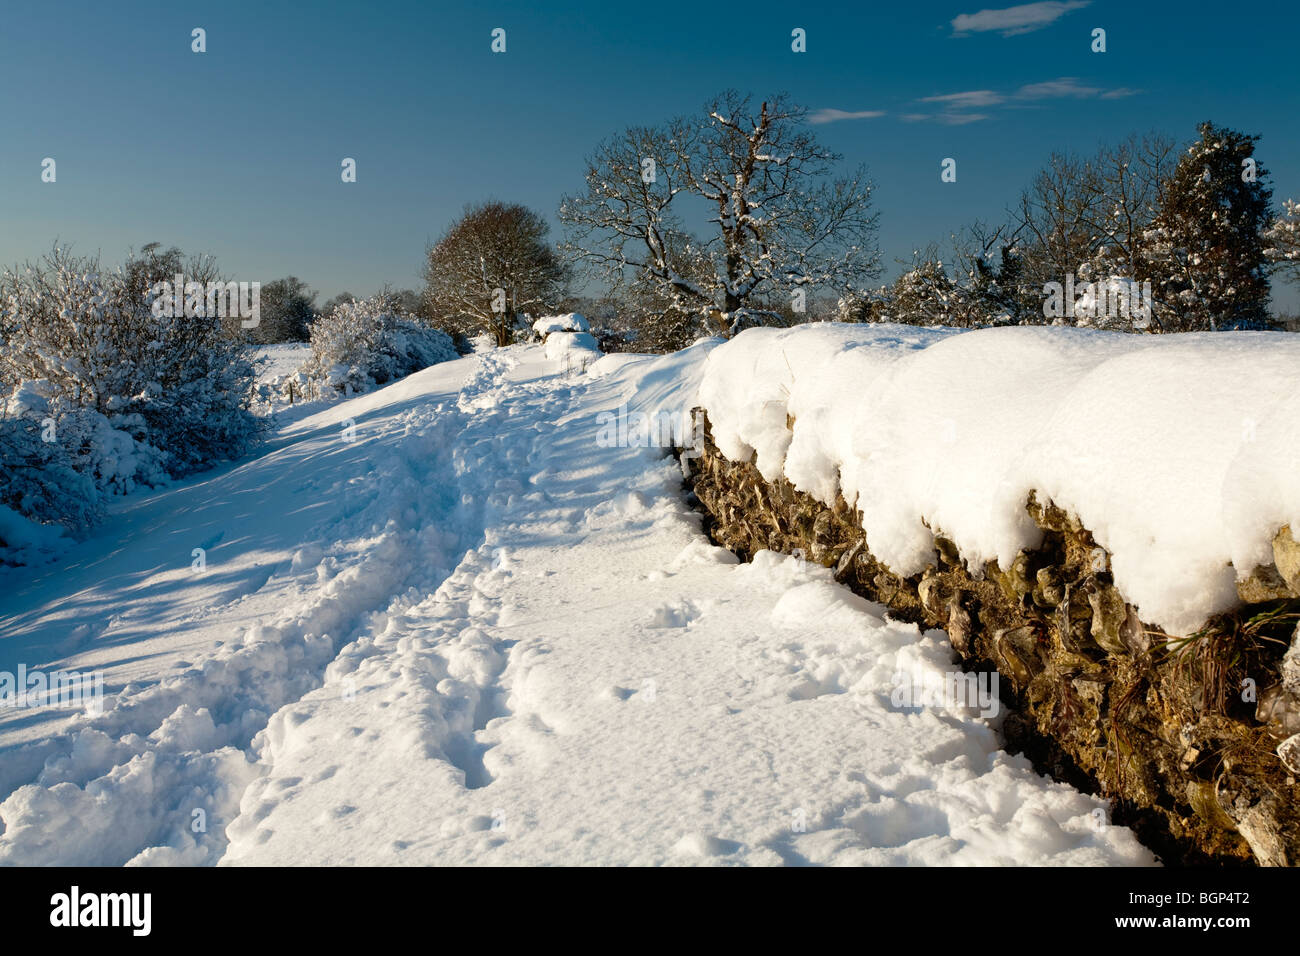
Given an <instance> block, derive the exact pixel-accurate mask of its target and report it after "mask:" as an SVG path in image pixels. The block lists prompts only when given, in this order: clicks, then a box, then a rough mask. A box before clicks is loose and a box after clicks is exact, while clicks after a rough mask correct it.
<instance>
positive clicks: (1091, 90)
mask: <svg viewBox="0 0 1300 956" xmlns="http://www.w3.org/2000/svg"><path fill="white" fill-rule="evenodd" d="M1139 92H1141V91H1140V90H1135V89H1132V88H1131V87H1127V86H1119V87H1116V88H1115V89H1111V90H1108V89H1105V88H1103V87H1100V86H1087V85H1085V84H1083V83H1080V82H1079V80H1078V78H1077V77H1073V76H1062V77H1058V78H1057V79H1055V80H1045V81H1044V82H1042V83H1026V84H1025V85H1024V86H1021V87H1019V88H1018V89H1016V90H1014V91H1011V92H1005V93H1004V92H1000V91H998V90H963V91H962V92H960V93H943V94H940V95H937V96H926V97H922V98H921V99H919V100H917V101H916V102H918V103H934V104H937V105H938V106H940V108H941V109H940V111H939V112H937V113H906V114H904V115H903V117H902V119H903V120H905V121H906V122H909V123H920V122H933V123H943V124H945V125H947V126H964V125H965V124H967V123H978V122H979V121H980V120H986V119H988V118H989V114H987V113H971V112H967V111H968V110H975V109H986V108H988V107H998V106H1000V107H1003V108H1004V109H1022V110H1023V109H1034V108H1035V107H1034V106H1031V105H1029V104H1031V103H1032V104H1037V103H1042V102H1044V101H1046V100H1093V99H1100V100H1118V99H1121V98H1123V97H1125V96H1135V95H1136V94H1137V93H1139Z"/></svg>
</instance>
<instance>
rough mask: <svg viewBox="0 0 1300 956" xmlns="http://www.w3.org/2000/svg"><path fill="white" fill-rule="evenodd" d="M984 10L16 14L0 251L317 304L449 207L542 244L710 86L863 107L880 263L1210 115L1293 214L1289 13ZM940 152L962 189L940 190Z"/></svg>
mask: <svg viewBox="0 0 1300 956" xmlns="http://www.w3.org/2000/svg"><path fill="white" fill-rule="evenodd" d="M989 2H991V3H993V4H994V5H995V7H996V6H998V2H997V0H974V2H969V3H967V2H953V3H930V2H923V0H917V2H907V3H890V4H877V3H864V2H857V3H845V4H837V5H818V4H805V3H800V4H791V3H767V2H759V3H749V4H744V5H740V4H734V5H732V4H718V3H700V2H694V3H675V2H658V3H654V4H627V3H611V2H608V0H602V2H593V3H576V2H575V3H547V4H545V6H544V7H542V8H539V5H538V4H537V3H535V2H519V3H515V2H504V3H503V2H497V3H487V4H470V3H446V2H428V0H424V2H400V3H399V2H392V3H382V2H377V3H360V2H358V3H335V2H320V3H313V4H303V5H301V6H298V5H289V4H280V3H275V2H250V3H244V2H222V3H187V2H175V0H172V2H138V3H137V2H129V0H127V2H121V3H112V4H108V3H102V2H96V3H62V4H48V3H27V2H20V3H11V4H8V5H7V9H6V17H5V25H4V32H3V34H0V89H3V90H4V97H3V102H4V116H5V135H4V137H3V138H0V222H3V229H2V230H0V263H5V264H11V263H14V262H18V261H22V260H24V259H27V258H30V257H34V256H36V255H38V254H40V253H41V252H42V251H44V250H46V249H48V248H49V246H50V245H51V244H52V243H53V242H54V240H56V239H58V240H60V241H62V242H65V243H72V244H73V246H74V248H75V249H77V250H78V251H81V252H95V251H99V252H102V253H103V255H104V256H105V257H106V258H107V259H109V260H110V261H114V262H116V261H118V260H120V258H121V256H122V255H123V253H124V252H125V251H126V249H127V248H128V247H129V246H136V247H138V246H140V245H142V244H143V243H145V242H148V241H151V240H157V241H160V242H163V243H164V244H168V245H171V244H176V245H179V246H181V247H182V248H184V249H186V250H187V251H200V250H201V251H207V252H211V253H213V254H215V255H216V256H217V258H218V260H219V262H220V264H221V266H222V267H223V269H224V271H226V272H227V273H229V274H230V275H231V276H233V277H235V278H240V279H250V280H252V279H256V280H260V281H269V280H270V279H273V278H276V277H278V276H282V275H287V274H295V275H298V276H299V277H301V278H302V279H304V280H306V281H307V282H308V283H309V284H310V285H311V286H312V287H313V288H315V289H317V290H319V292H320V293H321V296H322V298H325V297H328V296H331V295H333V294H335V293H337V292H339V291H341V290H343V289H348V290H350V291H352V292H354V293H357V294H366V293H369V292H372V291H374V290H375V289H377V288H378V287H379V286H381V285H382V284H383V283H385V282H390V283H393V284H394V285H396V286H407V287H412V288H414V287H418V285H419V281H420V280H419V273H420V267H421V259H422V254H423V251H424V248H425V245H426V243H427V242H428V241H429V240H430V239H433V238H435V237H436V236H437V235H438V234H439V233H440V232H441V231H442V230H443V229H444V228H445V227H446V226H447V224H448V223H449V222H450V221H451V220H452V219H453V218H454V217H455V216H456V215H457V213H458V212H459V211H460V210H461V209H462V207H463V206H464V205H465V203H467V202H470V201H476V200H481V199H485V198H489V197H494V198H499V199H505V200H511V201H518V202H523V203H525V204H527V205H529V206H532V207H533V208H535V209H537V210H538V211H540V212H542V213H544V214H545V215H547V216H548V217H549V218H550V219H551V220H552V222H553V223H554V224H555V225H556V226H557V229H558V222H556V220H555V209H556V207H557V205H558V201H559V199H560V196H561V195H562V194H564V193H566V192H574V191H577V190H579V189H580V187H581V184H582V170H583V159H584V157H585V156H586V155H587V154H588V153H589V152H590V151H591V149H592V148H593V147H594V146H595V144H596V143H597V142H598V141H599V140H600V139H602V138H603V137H604V136H607V135H609V134H610V133H613V132H615V131H616V130H618V129H619V128H621V127H623V126H626V125H631V124H643V123H651V122H655V121H658V120H660V119H664V118H666V117H668V116H670V115H673V114H677V113H684V112H691V111H695V110H697V109H698V108H699V106H700V105H701V104H702V103H703V102H704V100H705V99H706V98H708V97H709V96H711V95H712V94H714V93H716V92H718V91H720V90H722V89H724V88H726V87H729V86H731V87H736V88H737V89H740V90H742V91H747V92H752V93H754V94H755V95H756V96H759V97H761V96H762V95H763V94H765V93H768V92H776V91H780V90H784V91H788V92H789V93H791V94H792V95H793V96H794V97H795V99H797V100H798V101H800V102H802V103H804V104H805V105H807V106H808V107H809V108H811V109H813V110H839V111H843V112H846V113H868V114H874V113H880V114H883V115H873V116H863V117H859V118H854V119H839V120H837V121H834V122H826V123H822V124H820V125H818V126H817V131H818V134H819V136H821V137H822V139H823V141H824V142H825V143H826V144H827V145H829V146H831V147H832V148H833V149H835V150H836V151H838V152H840V153H842V154H844V157H845V160H844V161H845V165H846V166H848V165H853V164H856V163H858V162H865V163H866V164H867V166H868V169H869V172H870V175H871V178H872V179H873V180H874V182H875V183H876V186H877V192H876V208H877V209H878V211H879V212H880V227H881V231H880V244H881V248H882V251H883V253H884V257H885V260H886V262H887V263H888V264H889V271H890V273H891V274H892V273H894V272H896V267H895V266H894V264H893V260H894V258H896V257H903V258H906V257H909V256H910V254H911V250H912V249H913V248H917V247H919V246H923V245H924V244H925V243H926V242H928V241H930V240H945V239H946V238H947V236H948V234H949V233H950V232H951V231H953V230H954V229H956V228H958V227H959V226H961V225H962V224H964V223H967V222H969V221H971V220H973V219H976V218H983V219H992V220H997V219H999V218H1001V215H1002V212H1003V210H1004V209H1005V208H1006V207H1007V206H1008V205H1009V204H1010V203H1011V202H1012V201H1013V199H1014V198H1015V196H1016V195H1017V193H1018V192H1019V190H1020V188H1021V187H1022V186H1023V185H1024V184H1025V182H1026V181H1027V180H1028V179H1029V177H1030V176H1031V175H1032V174H1033V172H1034V171H1035V170H1036V169H1037V168H1038V167H1039V166H1040V165H1041V164H1042V162H1043V160H1044V159H1045V158H1046V157H1047V155H1048V154H1049V153H1050V152H1051V151H1052V150H1054V149H1062V148H1073V149H1078V150H1082V151H1091V150H1093V149H1095V147H1096V146H1097V145H1098V144H1099V143H1101V142H1103V141H1110V140H1114V139H1118V138H1121V137H1123V136H1125V135H1127V134H1128V133H1130V132H1138V131H1143V130H1147V129H1153V128H1154V129H1159V130H1162V131H1165V132H1167V133H1170V134H1173V135H1175V136H1177V137H1178V138H1179V139H1188V138H1190V137H1191V136H1193V135H1194V133H1195V126H1196V124H1197V123H1198V122H1200V121H1202V120H1205V119H1209V120H1212V121H1214V122H1216V123H1219V124H1222V125H1227V126H1231V127H1234V128H1237V129H1242V130H1245V131H1248V132H1254V133H1259V134H1261V135H1262V137H1263V138H1262V140H1261V142H1260V147H1259V153H1258V156H1259V159H1260V161H1261V162H1262V164H1263V165H1264V166H1265V167H1266V168H1267V169H1268V170H1269V171H1270V172H1271V174H1272V183H1273V185H1274V188H1275V198H1276V199H1278V200H1280V199H1281V198H1283V197H1287V196H1295V197H1298V198H1300V109H1297V106H1298V105H1300V104H1298V102H1297V100H1298V97H1297V95H1296V92H1295V90H1296V76H1297V68H1296V61H1295V53H1294V49H1293V48H1294V45H1295V37H1296V36H1297V34H1298V33H1300V12H1297V7H1296V5H1294V4H1292V3H1282V2H1264V3H1255V4H1251V5H1249V6H1247V5H1245V4H1240V5H1234V4H1223V3H1218V2H1216V3H1208V2H1204V3H1195V2H1182V3H1165V2H1152V3H1132V2H1116V0H1093V2H1091V3H1082V2H1079V0H1060V2H1056V3H1049V4H1036V5H1035V6H1034V8H1033V9H1032V10H1030V11H1029V13H1028V16H1022V17H1021V18H1020V21H1021V22H1019V23H1017V21H1014V20H1011V19H1008V17H1009V16H1013V15H1007V14H1001V15H995V14H987V13H986V14H981V13H980V11H981V10H984V9H985V3H989ZM1024 21H1028V22H1024ZM954 22H956V24H957V26H958V27H961V28H963V29H960V30H959V29H957V28H955V27H954ZM194 27H203V28H204V29H205V30H206V31H207V47H208V50H207V52H206V53H204V54H195V53H192V52H191V50H190V31H191V29H193V28H194ZM494 27H502V28H504V29H505V30H506V31H507V33H506V37H507V50H506V53H504V54H493V53H492V52H491V51H490V49H489V45H490V39H491V38H490V32H491V30H492V29H493V28H494ZM795 27H800V28H803V29H804V30H806V31H807V52H806V53H802V54H796V53H793V52H792V51H791V49H790V34H791V30H792V29H794V28H795ZM1095 27H1102V28H1104V29H1105V30H1106V31H1107V52H1105V53H1104V54H1097V53H1093V52H1091V50H1090V43H1091V32H1092V30H1093V28H1095ZM955 94H965V95H962V96H955ZM47 156H48V157H53V158H54V159H55V160H56V161H57V164H58V166H57V171H58V181H57V182H56V183H54V184H46V183H42V182H41V180H40V163H41V160H42V159H43V158H44V157H47ZM343 157H353V158H355V159H356V160H357V170H358V175H357V180H358V181H357V182H356V183H355V184H343V183H342V182H341V181H340V176H339V172H340V161H341V160H342V158H343ZM945 157H953V158H955V159H956V160H957V163H958V177H957V182H956V183H942V182H941V181H940V178H939V171H940V162H941V160H942V159H943V158H945ZM1275 296H1277V297H1278V299H1279V301H1280V303H1281V304H1282V305H1283V306H1284V307H1288V308H1293V309H1294V308H1296V307H1297V301H1298V299H1300V297H1298V296H1297V294H1296V292H1295V290H1294V289H1285V288H1280V289H1276V290H1275Z"/></svg>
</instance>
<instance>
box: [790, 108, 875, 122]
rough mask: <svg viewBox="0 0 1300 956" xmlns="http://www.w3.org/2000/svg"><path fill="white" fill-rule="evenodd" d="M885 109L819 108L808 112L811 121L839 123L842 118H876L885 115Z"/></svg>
mask: <svg viewBox="0 0 1300 956" xmlns="http://www.w3.org/2000/svg"><path fill="white" fill-rule="evenodd" d="M884 115H885V111H884V110H858V111H857V112H848V111H847V110H831V109H825V110H817V111H815V112H813V113H809V114H808V122H810V123H838V122H839V121H840V120H855V119H875V118H876V117H877V116H884Z"/></svg>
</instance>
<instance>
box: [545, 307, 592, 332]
mask: <svg viewBox="0 0 1300 956" xmlns="http://www.w3.org/2000/svg"><path fill="white" fill-rule="evenodd" d="M533 331H534V332H536V333H537V334H538V335H540V336H541V337H542V338H546V336H548V335H550V334H551V333H552V332H590V331H591V325H590V324H589V323H588V322H587V320H586V319H585V318H583V316H581V315H579V314H578V313H577V312H566V313H565V314H564V315H544V316H542V317H541V318H540V319H538V320H537V321H536V322H534V323H533Z"/></svg>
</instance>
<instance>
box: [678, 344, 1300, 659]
mask: <svg viewBox="0 0 1300 956" xmlns="http://www.w3.org/2000/svg"><path fill="white" fill-rule="evenodd" d="M699 403H700V404H701V405H702V406H703V407H704V408H706V409H707V410H708V415H709V419H710V422H711V424H712V429H713V436H714V440H715V442H716V443H717V446H718V448H719V449H720V450H721V452H722V453H723V454H724V455H726V456H727V457H728V458H729V459H732V460H734V461H750V460H753V461H754V464H755V465H756V467H757V468H758V469H759V471H760V472H761V473H762V475H763V477H764V478H765V479H767V480H769V481H771V480H774V479H775V478H776V477H777V476H779V475H782V474H784V476H785V477H786V478H788V479H789V480H790V481H791V483H792V484H793V485H794V486H795V488H797V489H799V490H801V491H806V492H808V493H809V494H811V495H813V496H814V497H815V498H817V499H818V500H819V501H821V502H823V503H825V504H827V505H830V504H832V503H833V502H834V500H835V497H836V494H837V493H842V494H843V495H844V498H845V499H846V500H847V502H848V503H849V504H850V505H855V506H856V507H857V508H858V509H860V510H861V513H862V523H863V527H864V530H865V531H866V535H867V541H868V545H869V547H870V549H871V552H872V553H873V554H874V555H875V557H876V558H878V559H879V560H881V561H883V562H884V563H885V564H887V565H888V566H889V567H890V568H891V569H892V570H893V571H894V572H896V573H897V574H900V575H910V574H915V573H918V572H919V571H921V570H922V569H923V568H924V567H925V565H926V564H927V563H930V562H932V561H933V560H934V554H935V550H934V549H935V544H934V536H935V533H936V532H939V531H942V533H943V534H944V535H945V536H946V537H948V538H949V539H951V540H952V541H953V542H955V543H956V545H957V547H958V548H959V549H960V552H961V556H962V557H963V558H964V559H965V560H966V561H967V563H968V565H969V566H970V567H972V568H978V567H982V566H983V565H984V563H985V562H987V561H990V560H993V559H996V560H997V561H998V562H999V563H1000V565H1001V566H1002V567H1008V566H1010V563H1011V562H1012V561H1013V560H1014V558H1015V556H1016V554H1017V552H1019V551H1020V550H1021V549H1023V548H1033V547H1036V546H1037V545H1038V543H1039V538H1040V536H1041V533H1040V531H1039V529H1038V528H1037V527H1036V526H1035V525H1034V523H1033V522H1032V520H1030V518H1029V516H1028V514H1027V513H1026V509H1025V502H1026V501H1027V499H1028V496H1029V493H1030V492H1031V491H1035V492H1037V494H1038V497H1039V499H1040V500H1043V499H1049V500H1050V501H1051V502H1052V503H1054V504H1055V505H1057V506H1058V507H1060V508H1061V509H1063V510H1065V511H1067V512H1069V513H1071V514H1073V515H1076V516H1077V517H1078V519H1079V520H1080V521H1081V522H1082V523H1083V525H1084V526H1085V527H1087V528H1088V529H1090V530H1091V531H1092V532H1093V534H1094V536H1095V538H1096V541H1097V543H1098V544H1099V545H1101V546H1102V547H1104V548H1105V549H1106V550H1107V551H1108V552H1109V553H1110V556H1111V569H1112V571H1113V573H1114V579H1115V585H1116V587H1118V589H1119V590H1120V591H1121V592H1122V593H1123V594H1124V595H1125V596H1126V598H1127V599H1128V600H1130V601H1131V602H1133V603H1134V604H1135V605H1137V606H1138V608H1139V609H1140V611H1141V614H1142V619H1143V620H1144V621H1150V622H1152V623H1155V624H1157V625H1160V626H1162V627H1163V628H1164V629H1165V630H1166V631H1168V632H1169V633H1171V634H1185V633H1189V632H1190V630H1192V629H1194V628H1196V627H1198V626H1199V625H1200V624H1202V623H1203V622H1204V621H1205V619H1206V618H1207V617H1208V616H1210V615H1211V614H1213V613H1217V612H1219V611H1223V610H1227V609H1230V608H1232V607H1234V606H1235V605H1237V604H1238V593H1237V587H1236V585H1237V581H1238V579H1239V578H1241V579H1243V580H1244V579H1246V578H1247V577H1248V576H1249V575H1251V574H1252V572H1254V571H1255V569H1256V568H1258V567H1260V566H1265V565H1270V564H1271V563H1272V562H1273V560H1274V555H1273V552H1272V541H1273V538H1274V536H1275V535H1276V534H1277V532H1278V530H1279V528H1281V527H1282V526H1284V525H1288V524H1289V525H1290V526H1291V527H1292V528H1296V527H1300V338H1298V337H1296V336H1294V335H1286V334H1283V333H1266V332H1236V333H1218V334H1211V333H1204V334H1189V335H1179V336H1133V335H1125V334H1120V333H1107V332H1097V331H1089V330H1082V329H1065V328H1003V329H986V330H981V331H975V332H966V333H960V334H958V333H954V332H953V331H952V330H948V329H918V328H911V327H906V326H889V325H880V326H862V325H841V324H826V325H807V326H800V327H796V328H793V329H785V330H781V329H753V330H749V331H746V332H744V333H742V334H741V335H739V336H737V337H736V338H735V339H734V340H732V341H730V342H728V343H726V344H725V345H722V346H720V347H719V348H717V349H715V350H714V351H713V352H712V353H711V354H710V356H709V358H708V361H707V364H706V367H705V372H704V377H703V380H702V384H701V387H700V392H699ZM790 422H792V424H790Z"/></svg>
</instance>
